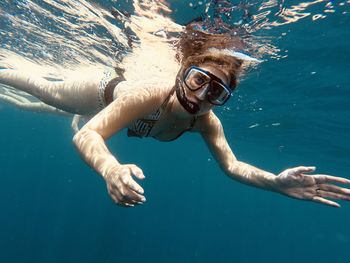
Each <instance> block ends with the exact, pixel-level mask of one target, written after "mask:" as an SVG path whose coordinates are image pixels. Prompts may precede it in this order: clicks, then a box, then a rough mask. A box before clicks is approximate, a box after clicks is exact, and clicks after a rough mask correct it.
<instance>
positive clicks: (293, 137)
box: [0, 1, 350, 263]
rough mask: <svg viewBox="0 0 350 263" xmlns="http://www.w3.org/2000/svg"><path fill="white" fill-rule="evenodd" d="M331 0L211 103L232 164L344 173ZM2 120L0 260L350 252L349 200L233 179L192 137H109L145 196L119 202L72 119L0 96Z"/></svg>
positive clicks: (298, 256) (349, 49)
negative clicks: (317, 198) (83, 154)
mask: <svg viewBox="0 0 350 263" xmlns="http://www.w3.org/2000/svg"><path fill="white" fill-rule="evenodd" d="M111 2H112V1H111ZM333 2H334V3H335V5H336V8H335V12H334V13H327V18H325V19H318V20H315V21H312V20H311V19H310V18H306V19H303V20H300V21H298V22H296V23H291V24H288V25H285V26H283V27H276V28H272V29H271V30H270V31H269V34H271V36H272V37H273V36H275V39H274V40H273V41H274V43H275V44H276V45H277V46H278V48H279V49H280V50H281V51H280V52H281V53H282V54H286V55H287V57H286V58H283V59H279V60H276V59H268V58H267V59H266V60H265V62H264V63H262V64H261V65H260V66H259V67H258V68H257V69H256V70H254V71H252V72H250V73H249V74H248V75H247V76H246V77H245V79H244V81H242V83H241V85H240V87H239V90H238V91H237V93H236V94H235V95H234V96H233V97H232V99H231V100H230V101H229V103H228V107H227V108H226V109H225V110H222V109H218V110H217V114H218V115H219V116H220V118H221V120H222V122H223V125H224V127H225V131H226V137H227V139H228V141H229V142H230V145H231V146H232V148H233V150H234V152H235V154H236V156H237V157H238V158H239V159H240V160H242V161H245V162H248V163H250V164H253V165H255V166H258V167H260V168H263V169H265V170H268V171H271V172H274V173H276V174H277V173H279V172H280V171H282V170H284V169H286V168H288V167H294V166H298V165H314V166H316V167H317V172H319V173H325V174H330V175H335V176H341V177H347V178H350V175H349V171H350V164H349V154H350V140H349V134H350V107H349V105H350V80H349V73H350V30H349V28H350V13H349V12H348V11H349V6H350V5H349V4H346V2H345V7H339V6H338V5H337V1H333ZM103 4H104V5H105V6H106V5H108V4H112V3H109V1H103ZM324 4H326V2H325V3H324ZM174 6H175V7H176V8H177V9H178V10H177V12H175V13H174V14H173V17H175V19H178V21H186V20H187V18H193V13H192V10H191V9H190V8H189V9H188V10H186V9H185V7H186V6H187V5H185V4H184V3H183V2H181V1H180V3H178V2H176V3H174ZM180 7H181V8H180ZM323 7H324V5H322V6H321V5H320V6H316V7H315V10H313V12H315V13H322V12H323ZM317 8H319V10H317ZM337 8H338V9H337ZM174 9H175V8H174ZM188 20H190V19H188ZM282 33H285V34H283V37H279V36H280V35H281V34H282ZM0 117H1V123H2V125H1V131H0V135H1V136H0V145H1V152H0V165H1V166H0V167H1V168H0V175H1V176H0V208H1V216H0V233H1V234H0V262H6V263H7V262H11V263H12V262H36V263H38V262H52V263H55V262H108V263H109V262H118V263H122V262H129V263H131V262H167V263H168V262H169V263H173V262H174V263H175V262H176V263H178V262H200V263H202V262H203V263H207V262H239V263H244V262H247V263H251V262H268V263H271V262H284V263H294V262H298V263H304V262H317V263H326V262H327V263H328V262H334V263H337V262H346V261H347V260H348V258H349V257H350V228H349V226H348V219H349V216H350V204H349V203H346V202H341V205H342V208H340V209H334V208H331V207H326V206H322V205H319V204H315V203H311V202H304V201H299V200H294V199H289V198H287V197H284V196H281V195H279V194H276V193H271V192H266V191H262V190H259V189H255V188H251V187H248V186H245V185H241V184H239V183H237V182H234V181H232V180H230V179H229V178H227V177H226V176H225V175H224V174H223V172H222V171H221V170H220V169H219V168H218V166H217V164H216V163H215V161H214V160H213V159H212V157H211V155H210V153H209V151H208V150H207V148H206V146H205V145H204V143H203V141H202V140H201V138H200V136H197V135H193V134H186V135H184V136H183V137H181V139H179V140H177V141H175V142H171V143H160V142H157V141H155V140H152V139H142V140H140V139H134V138H127V137H126V135H125V133H123V134H118V135H116V136H114V137H113V138H112V139H111V140H110V141H109V146H110V148H111V150H112V151H113V152H114V153H115V154H116V155H117V156H118V158H119V159H120V160H121V161H122V162H124V163H135V164H137V165H139V166H140V167H141V168H142V169H143V170H144V173H145V175H146V179H145V180H144V182H142V183H141V184H142V186H143V187H144V189H145V192H146V193H145V195H146V198H147V202H146V203H145V204H144V205H142V206H140V207H137V208H133V209H124V208H120V207H118V206H116V205H115V204H113V203H112V201H111V200H110V199H109V197H108V195H107V191H106V187H105V184H104V182H103V180H102V179H101V178H99V177H98V176H97V175H96V173H95V172H94V171H92V170H91V169H89V168H88V167H87V165H85V164H84V162H83V161H81V159H80V158H79V156H78V154H77V152H76V151H75V149H74V147H73V145H72V143H71V139H72V136H73V132H72V131H71V128H70V120H69V119H67V118H63V117H61V116H52V115H45V114H37V113H31V112H25V111H22V110H18V109H16V108H14V107H13V106H11V105H7V104H4V103H2V102H1V104H0Z"/></svg>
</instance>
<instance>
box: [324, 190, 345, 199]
mask: <svg viewBox="0 0 350 263" xmlns="http://www.w3.org/2000/svg"><path fill="white" fill-rule="evenodd" d="M317 195H318V196H320V197H325V198H332V199H339V200H347V201H350V196H347V195H344V194H338V193H333V192H328V191H324V190H318V191H317Z"/></svg>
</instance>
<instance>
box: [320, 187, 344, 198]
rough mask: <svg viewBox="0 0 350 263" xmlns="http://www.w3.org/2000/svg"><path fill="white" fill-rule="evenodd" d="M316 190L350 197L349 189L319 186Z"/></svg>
mask: <svg viewBox="0 0 350 263" xmlns="http://www.w3.org/2000/svg"><path fill="white" fill-rule="evenodd" d="M318 189H320V190H324V191H328V192H333V193H338V194H343V195H348V196H349V197H350V189H347V188H343V187H339V186H336V185H332V184H319V185H318Z"/></svg>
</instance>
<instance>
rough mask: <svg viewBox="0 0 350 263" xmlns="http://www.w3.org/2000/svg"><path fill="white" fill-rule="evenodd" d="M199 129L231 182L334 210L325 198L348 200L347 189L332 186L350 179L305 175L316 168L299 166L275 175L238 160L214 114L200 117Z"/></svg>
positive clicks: (348, 191)
mask: <svg viewBox="0 0 350 263" xmlns="http://www.w3.org/2000/svg"><path fill="white" fill-rule="evenodd" d="M198 126H199V127H198V129H199V131H200V133H201V134H202V136H203V138H204V140H205V141H206V143H207V145H208V147H209V148H210V150H211V152H212V154H213V156H214V157H215V159H216V160H217V161H218V163H219V165H220V167H221V168H222V169H223V170H224V171H225V173H226V174H227V175H228V176H230V177H231V178H232V179H235V180H237V181H240V182H242V183H245V184H248V185H252V186H255V187H259V188H262V189H266V190H270V191H275V192H278V193H281V194H284V195H287V196H289V197H293V198H297V199H303V200H309V201H313V202H319V203H322V204H325V205H330V206H334V207H340V205H339V204H338V203H336V202H334V201H331V200H329V199H328V198H331V199H340V200H350V189H347V188H342V187H339V186H336V185H334V183H340V184H350V180H348V179H345V178H341V177H334V176H330V175H321V174H315V175H307V173H310V172H314V171H315V167H303V166H301V167H296V168H292V169H287V170H285V171H283V172H282V173H280V174H279V175H277V176H276V175H274V174H272V173H269V172H266V171H264V170H261V169H258V168H256V167H254V166H251V165H249V164H247V163H244V162H241V161H238V160H237V159H236V157H235V156H234V154H233V152H232V150H231V148H230V146H229V145H228V143H227V140H226V138H225V135H224V131H223V127H222V125H221V122H220V120H219V119H218V118H217V117H216V116H215V114H214V113H213V112H210V113H209V114H207V115H206V116H203V117H202V118H201V120H200V124H199V125H198Z"/></svg>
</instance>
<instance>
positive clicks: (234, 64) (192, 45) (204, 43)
mask: <svg viewBox="0 0 350 263" xmlns="http://www.w3.org/2000/svg"><path fill="white" fill-rule="evenodd" d="M196 25H197V23H194V24H190V25H188V26H186V28H185V31H184V32H183V33H182V35H181V36H180V39H179V41H178V43H177V59H178V60H179V62H180V63H181V65H182V67H183V68H188V67H190V66H199V65H201V64H212V65H215V66H219V67H222V68H224V69H225V70H226V71H227V72H228V74H229V76H230V85H231V87H235V86H236V85H237V78H238V76H239V75H240V74H241V73H242V64H243V61H242V60H240V59H238V58H236V57H234V56H230V55H228V54H225V52H223V53H220V52H212V51H211V49H216V50H225V49H229V50H232V49H233V50H241V49H243V48H244V43H243V41H242V40H241V39H240V38H239V37H235V36H231V35H229V34H209V33H205V32H203V31H200V30H197V29H195V27H196Z"/></svg>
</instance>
